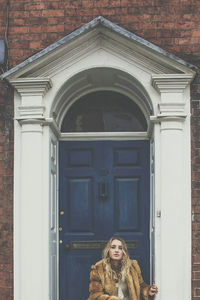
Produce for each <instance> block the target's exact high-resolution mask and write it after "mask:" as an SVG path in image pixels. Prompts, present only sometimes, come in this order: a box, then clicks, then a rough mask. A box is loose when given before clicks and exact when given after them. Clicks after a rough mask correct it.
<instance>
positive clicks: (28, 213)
mask: <svg viewBox="0 0 200 300" xmlns="http://www.w3.org/2000/svg"><path fill="white" fill-rule="evenodd" d="M102 74H103V76H102ZM194 75H195V70H194V68H193V66H191V65H188V64H187V63H185V62H184V61H182V60H180V59H178V58H175V57H174V56H173V55H170V54H169V53H166V52H165V51H163V50H162V49H160V48H158V47H156V46H155V45H152V44H150V43H148V42H147V41H145V40H143V39H141V38H139V37H137V36H135V35H133V34H132V33H130V32H128V31H126V30H124V29H123V28H120V27H118V26H116V25H114V24H112V23H111V22H109V21H107V20H105V19H104V18H102V17H99V18H97V19H95V20H93V21H92V22H91V23H89V24H87V25H85V26H83V27H82V28H80V29H79V30H77V31H75V32H74V33H72V34H71V35H69V36H67V37H65V38H63V39H62V40H61V41H59V42H57V43H55V44H53V45H51V46H50V47H49V48H47V49H45V50H44V51H42V52H41V53H39V54H37V55H35V56H33V57H32V58H30V59H28V60H27V61H25V62H24V63H22V64H20V65H19V66H17V67H15V68H14V69H12V70H10V71H8V72H7V73H5V74H4V75H3V78H4V79H6V80H8V81H9V82H10V83H11V84H12V85H13V86H14V88H15V98H14V102H15V158H14V159H15V165H14V276H15V277H14V299H15V300H27V299H29V300H36V299H37V300H58V299H59V297H58V288H57V287H58V280H59V278H58V276H57V270H58V251H57V249H58V213H59V207H58V197H57V187H58V176H57V174H58V164H57V161H58V141H59V140H60V139H62V138H70V137H69V136H67V137H66V136H64V137H62V134H61V133H60V125H61V122H62V119H63V116H64V115H65V113H66V111H67V109H68V108H69V107H70V105H71V104H72V103H73V101H76V100H77V99H78V98H79V97H80V96H81V95H83V94H85V93H88V92H91V91H93V90H100V89H109V90H115V91H118V92H121V93H124V94H125V95H127V96H129V98H131V99H132V100H133V101H135V102H136V103H137V104H138V105H139V106H140V107H141V109H142V110H143V112H144V114H145V116H146V118H147V119H148V122H149V124H151V126H149V128H151V130H149V132H148V135H149V137H151V139H152V149H153V150H152V164H153V165H154V173H153V175H152V195H153V197H152V198H154V202H153V206H152V215H153V217H154V218H153V222H152V228H153V231H154V235H155V243H154V248H155V279H156V281H157V284H158V286H159V290H160V292H159V294H158V296H157V299H159V300H168V299H169V298H170V300H179V299H180V300H188V299H190V297H191V206H190V204H191V177H190V168H191V159H190V82H191V80H192V78H193V77H194ZM104 76H107V77H106V80H105V77H104ZM138 95H139V96H138ZM73 138H74V137H73ZM77 138H78V139H80V138H81V137H80V136H78V137H77ZM86 138H88V137H86ZM93 138H94V137H93ZM98 138H101V139H104V138H105V136H103V135H101V134H100V136H98ZM109 138H121V136H120V137H119V136H118V137H116V136H115V137H114V136H112V137H109ZM125 138H127V136H126V137H125ZM129 138H131V136H129ZM132 138H134V135H132ZM146 138H148V136H146ZM177 220H178V222H177Z"/></svg>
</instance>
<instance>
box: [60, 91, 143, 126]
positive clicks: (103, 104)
mask: <svg viewBox="0 0 200 300" xmlns="http://www.w3.org/2000/svg"><path fill="white" fill-rule="evenodd" d="M61 131H62V132H120V131H126V132H127V131H131V132H132V131H134V132H144V131H147V122H146V119H145V117H144V114H143V113H142V111H141V109H140V108H139V107H138V105H136V104H135V103H134V102H133V101H132V100H130V99H129V98H128V97H126V96H124V95H122V94H119V93H116V92H110V91H98V92H93V93H90V94H88V95H85V96H83V97H82V98H80V99H79V100H78V101H76V102H75V104H73V105H72V106H71V107H70V109H69V110H68V112H67V113H66V115H65V118H64V120H63V123H62V127H61Z"/></svg>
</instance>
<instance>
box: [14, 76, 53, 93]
mask: <svg viewBox="0 0 200 300" xmlns="http://www.w3.org/2000/svg"><path fill="white" fill-rule="evenodd" d="M10 83H11V85H12V86H13V87H14V88H15V89H16V90H17V92H18V93H19V94H20V96H21V97H23V96H41V97H44V95H45V94H46V93H47V92H48V90H49V89H50V88H51V87H52V82H51V79H50V78H40V77H37V78H17V79H11V80H10Z"/></svg>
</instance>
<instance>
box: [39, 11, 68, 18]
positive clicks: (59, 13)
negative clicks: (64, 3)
mask: <svg viewBox="0 0 200 300" xmlns="http://www.w3.org/2000/svg"><path fill="white" fill-rule="evenodd" d="M42 16H43V17H63V16H64V11H63V10H55V9H49V10H43V11H42Z"/></svg>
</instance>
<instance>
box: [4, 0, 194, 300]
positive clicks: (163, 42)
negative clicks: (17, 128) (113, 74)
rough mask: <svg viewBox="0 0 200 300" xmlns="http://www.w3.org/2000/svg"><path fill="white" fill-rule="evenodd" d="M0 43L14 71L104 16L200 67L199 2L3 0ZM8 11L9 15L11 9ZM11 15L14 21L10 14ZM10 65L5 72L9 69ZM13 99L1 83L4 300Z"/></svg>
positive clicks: (8, 271) (8, 281) (8, 279)
mask: <svg viewBox="0 0 200 300" xmlns="http://www.w3.org/2000/svg"><path fill="white" fill-rule="evenodd" d="M0 8H1V9H0V38H3V39H5V33H6V29H7V31H8V35H7V39H8V46H9V56H8V64H7V66H8V67H13V66H15V65H16V64H18V63H20V62H22V61H23V60H24V59H26V58H27V57H29V56H31V55H32V54H34V53H37V52H38V51H40V50H42V49H44V48H45V47H47V46H48V45H50V44H51V43H53V42H55V41H57V40H58V39H60V38H62V37H63V36H65V35H67V34H68V33H70V32H71V31H73V30H75V29H76V28H78V27H80V26H81V25H83V24H85V23H87V22H89V21H91V20H92V19H93V18H95V17H96V16H98V15H102V16H104V17H106V18H108V19H109V20H110V21H112V22H114V23H116V24H118V25H120V26H122V27H124V28H126V29H128V30H130V31H132V32H134V33H135V34H137V35H139V36H141V37H143V38H145V39H147V40H149V41H150V42H152V43H154V44H156V45H158V46H160V47H162V48H163V49H165V50H167V51H169V52H171V53H173V54H175V55H177V56H179V57H181V58H183V59H185V60H187V61H189V62H191V63H193V64H196V65H199V66H200V18H199V15H200V5H199V0H181V1H180V0H145V1H143V0H9V1H8V0H1V1H0ZM7 9H8V10H7ZM6 11H8V19H7V13H6ZM7 66H3V67H2V68H1V71H2V69H3V70H6V69H7ZM191 98H192V100H191V104H192V108H191V114H192V117H191V124H192V127H191V137H192V142H191V145H192V148H191V149H192V211H193V222H192V230H193V231H192V238H193V246H192V267H193V273H192V274H193V275H192V276H193V291H192V295H193V300H197V299H198V300H199V299H200V276H199V275H200V250H199V249H200V242H199V240H200V130H199V128H200V78H199V77H197V78H196V79H195V81H194V83H193V85H192V97H191ZM12 114H13V98H12V91H11V90H10V88H9V87H8V86H7V85H6V83H2V82H0V300H11V299H13V298H12V261H13V260H12V207H13V201H12V187H13V182H12V181H13V177H12V174H13V124H12Z"/></svg>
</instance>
